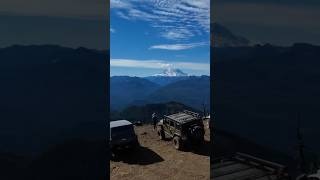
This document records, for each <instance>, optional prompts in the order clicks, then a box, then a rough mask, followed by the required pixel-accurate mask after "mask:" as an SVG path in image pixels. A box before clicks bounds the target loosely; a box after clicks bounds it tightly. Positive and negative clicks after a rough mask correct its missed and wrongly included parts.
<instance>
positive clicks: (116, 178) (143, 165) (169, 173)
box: [110, 125, 210, 180]
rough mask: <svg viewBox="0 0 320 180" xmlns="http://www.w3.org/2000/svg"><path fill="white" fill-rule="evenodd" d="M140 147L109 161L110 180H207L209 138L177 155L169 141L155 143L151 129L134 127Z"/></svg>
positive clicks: (207, 133) (178, 152)
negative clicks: (200, 145)
mask: <svg viewBox="0 0 320 180" xmlns="http://www.w3.org/2000/svg"><path fill="white" fill-rule="evenodd" d="M135 131H136V134H137V135H138V139H139V142H140V145H141V147H140V148H138V149H137V150H135V151H129V150H128V151H127V152H123V153H121V154H120V155H119V158H117V159H115V160H112V161H110V176H111V180H129V179H130V180H158V179H159V180H178V179H179V180H180V179H181V180H208V179H209V177H210V172H209V170H210V143H209V142H210V138H209V137H210V134H209V131H208V129H206V135H205V139H206V142H205V144H204V145H203V146H202V147H201V148H198V150H185V151H178V150H176V149H174V147H173V145H172V141H170V140H166V141H163V140H159V138H158V136H157V133H156V131H153V130H152V126H150V125H144V126H139V127H135Z"/></svg>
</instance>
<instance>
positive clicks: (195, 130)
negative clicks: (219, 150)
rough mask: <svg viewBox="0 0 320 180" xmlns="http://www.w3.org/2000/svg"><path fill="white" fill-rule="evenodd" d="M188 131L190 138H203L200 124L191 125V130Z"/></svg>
mask: <svg viewBox="0 0 320 180" xmlns="http://www.w3.org/2000/svg"><path fill="white" fill-rule="evenodd" d="M190 133H191V136H192V138H193V139H195V140H201V139H203V135H204V133H203V128H202V127H200V126H193V127H192V128H191V132H190Z"/></svg>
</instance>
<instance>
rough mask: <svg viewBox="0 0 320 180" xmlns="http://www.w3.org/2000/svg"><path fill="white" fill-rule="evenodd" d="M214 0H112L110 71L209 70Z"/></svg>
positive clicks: (140, 73) (146, 73)
mask: <svg viewBox="0 0 320 180" xmlns="http://www.w3.org/2000/svg"><path fill="white" fill-rule="evenodd" d="M209 2H210V1H209V0H199V1H193V0H180V1H177V0H176V1H173V0H167V1H163V0H162V1H158V0H139V1H138V0H125V1H121V0H111V9H110V55H111V60H110V61H111V63H110V64H111V67H110V68H111V71H110V74H111V76H114V75H130V76H149V75H153V74H157V73H159V72H161V71H163V69H165V68H167V67H168V66H171V67H174V68H179V69H181V70H182V71H184V72H186V73H188V74H190V75H209V74H210V67H209V65H210V52H209V32H210V29H209V26H210V25H209V24H210V20H209V15H210V12H209V11H210V10H209V9H210V4H209Z"/></svg>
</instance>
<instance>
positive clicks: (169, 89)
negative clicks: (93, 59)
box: [110, 76, 210, 110]
mask: <svg viewBox="0 0 320 180" xmlns="http://www.w3.org/2000/svg"><path fill="white" fill-rule="evenodd" d="M110 99H111V103H110V104H111V109H113V110H117V109H122V108H125V107H127V106H130V105H144V104H150V103H164V102H169V101H177V102H180V103H184V104H186V105H189V106H191V107H193V108H196V109H202V108H203V107H204V106H205V107H206V108H207V109H209V107H210V78H209V76H149V77H145V78H142V77H129V76H113V77H111V81H110Z"/></svg>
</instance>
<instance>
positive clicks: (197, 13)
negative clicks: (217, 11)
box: [111, 0, 210, 40]
mask: <svg viewBox="0 0 320 180" xmlns="http://www.w3.org/2000/svg"><path fill="white" fill-rule="evenodd" d="M209 6H210V0H197V1H195V0H179V1H178V0H152V1H151V0H139V1H138V0H111V8H112V9H113V10H115V11H116V14H117V15H118V16H119V17H121V18H124V19H128V20H142V21H148V22H150V25H151V26H152V27H155V28H159V29H160V31H161V32H162V33H161V34H160V35H161V36H162V37H164V38H166V39H169V40H186V39H189V38H191V37H193V36H195V35H199V34H202V33H209V26H210V22H209V19H210V18H209V17H210V7H209Z"/></svg>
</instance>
